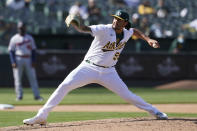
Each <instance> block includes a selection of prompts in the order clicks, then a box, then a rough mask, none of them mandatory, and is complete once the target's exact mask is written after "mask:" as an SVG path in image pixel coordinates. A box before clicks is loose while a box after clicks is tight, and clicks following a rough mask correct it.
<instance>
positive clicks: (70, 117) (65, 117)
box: [0, 111, 197, 127]
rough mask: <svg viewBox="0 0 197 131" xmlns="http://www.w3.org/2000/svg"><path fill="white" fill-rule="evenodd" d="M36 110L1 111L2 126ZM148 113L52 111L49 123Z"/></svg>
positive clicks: (172, 115) (9, 124)
mask: <svg viewBox="0 0 197 131" xmlns="http://www.w3.org/2000/svg"><path fill="white" fill-rule="evenodd" d="M35 114H36V112H6V111H0V127H7V126H18V125H22V124H23V123H22V121H23V119H26V118H30V117H32V116H34V115H35ZM168 115H169V116H170V117H178V118H181V117H191V118H192V117H197V114H181V113H169V114H168ZM148 116H149V115H148V113H135V112H131V113H128V112H51V113H50V115H49V117H48V122H49V123H57V122H69V121H82V120H99V119H111V118H134V117H148Z"/></svg>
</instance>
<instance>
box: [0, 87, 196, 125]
mask: <svg viewBox="0 0 197 131" xmlns="http://www.w3.org/2000/svg"><path fill="white" fill-rule="evenodd" d="M54 90H55V88H41V89H40V91H41V95H42V96H43V97H44V98H45V101H43V102H39V101H35V100H34V99H33V94H32V91H31V89H29V88H25V89H24V99H23V100H22V101H20V102H16V101H15V93H14V89H13V88H0V104H12V105H43V104H44V103H45V102H46V100H47V99H48V98H49V96H50V95H51V94H52V93H53V91H54ZM130 90H131V91H132V92H134V93H135V94H137V95H139V96H141V97H142V98H143V99H145V101H147V102H149V103H152V104H165V103H166V104H169V103H197V99H196V98H197V93H196V91H195V90H156V89H154V88H130ZM60 104H126V102H125V101H124V100H122V99H121V98H120V97H119V96H117V95H116V94H114V93H112V92H110V91H108V90H107V89H105V88H103V87H92V88H90V87H89V88H87V87H85V88H80V89H76V90H74V91H72V92H71V93H69V94H68V95H67V96H66V97H65V98H64V99H63V100H62V102H61V103H60ZM35 114H36V112H7V111H0V127H6V126H16V125H22V120H23V119H26V118H29V117H32V116H34V115H35ZM168 115H169V117H178V118H180V117H197V114H186V113H184V114H183V113H168ZM146 116H148V114H147V113H134V112H132V113H128V112H121V113H120V112H51V114H50V115H49V118H48V122H50V123H54V122H65V121H81V120H97V119H109V118H123V117H125V118H128V117H146Z"/></svg>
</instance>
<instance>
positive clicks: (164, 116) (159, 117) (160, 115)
mask: <svg viewBox="0 0 197 131" xmlns="http://www.w3.org/2000/svg"><path fill="white" fill-rule="evenodd" d="M154 116H155V117H156V118H157V120H167V119H168V116H167V114H165V113H163V112H157V113H156V114H154Z"/></svg>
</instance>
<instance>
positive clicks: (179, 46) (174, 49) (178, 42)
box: [169, 34, 185, 54]
mask: <svg viewBox="0 0 197 131" xmlns="http://www.w3.org/2000/svg"><path fill="white" fill-rule="evenodd" d="M184 46H185V37H184V35H183V34H180V35H179V36H178V37H177V38H176V39H174V40H173V41H172V44H171V46H170V48H169V53H173V54H177V53H180V52H181V51H182V50H183V49H184Z"/></svg>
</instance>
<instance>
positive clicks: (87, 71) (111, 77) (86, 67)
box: [37, 61, 158, 119]
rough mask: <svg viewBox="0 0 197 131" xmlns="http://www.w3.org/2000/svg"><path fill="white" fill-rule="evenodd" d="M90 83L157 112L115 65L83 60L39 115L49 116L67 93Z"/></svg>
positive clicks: (144, 108)
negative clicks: (138, 94)
mask: <svg viewBox="0 0 197 131" xmlns="http://www.w3.org/2000/svg"><path fill="white" fill-rule="evenodd" d="M90 83H97V84H100V85H102V86H104V87H106V88H107V89H109V90H111V91H112V92H114V93H116V94H118V95H119V96H120V97H121V98H123V99H124V100H125V101H127V102H129V103H131V104H134V105H135V106H136V107H138V108H140V109H143V110H146V111H148V112H150V113H151V114H155V113H156V112H158V110H157V109H156V108H155V107H153V106H152V105H151V104H148V103H146V102H145V101H144V100H143V99H142V98H141V97H139V96H137V95H135V94H134V93H132V92H131V91H130V90H129V89H128V87H127V86H126V85H125V83H124V82H123V81H122V80H121V78H120V77H119V75H118V74H117V72H116V70H115V68H114V67H112V68H103V67H98V66H95V65H91V64H89V63H86V62H85V61H83V62H82V63H81V64H80V65H79V66H78V67H77V68H76V69H74V70H73V71H72V72H71V73H70V74H69V75H68V76H67V77H66V78H65V80H64V81H63V82H62V83H61V84H60V85H59V86H58V88H57V89H56V90H55V91H54V93H53V94H52V95H51V96H50V98H49V99H48V101H47V102H46V104H45V105H44V106H43V107H42V108H41V109H40V110H39V112H38V114H37V116H39V117H42V118H44V119H46V118H47V116H48V114H49V112H50V111H51V110H52V109H53V108H54V107H55V106H56V105H57V104H59V103H60V102H61V100H62V99H63V98H64V96H65V95H67V94H68V93H69V92H70V91H72V90H73V89H76V88H79V87H82V86H84V85H87V84H90Z"/></svg>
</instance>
